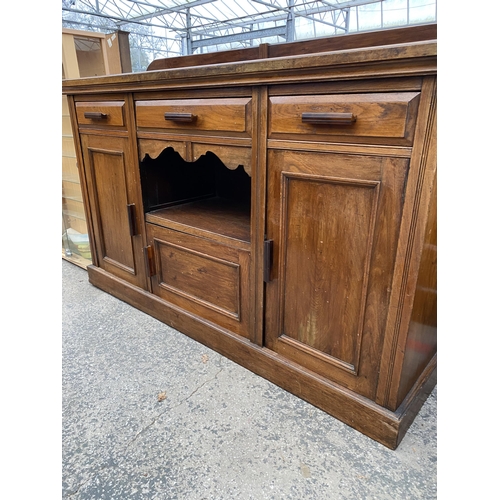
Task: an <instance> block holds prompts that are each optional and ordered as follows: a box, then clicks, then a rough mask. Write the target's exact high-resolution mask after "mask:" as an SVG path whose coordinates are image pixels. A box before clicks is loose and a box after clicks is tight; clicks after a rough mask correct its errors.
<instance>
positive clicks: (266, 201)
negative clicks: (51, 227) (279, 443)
mask: <svg viewBox="0 0 500 500" xmlns="http://www.w3.org/2000/svg"><path fill="white" fill-rule="evenodd" d="M436 62H437V43H436V25H424V26H416V27H408V28H400V29H394V30H386V31H379V32H373V33H364V34H356V35H345V36H340V37H335V38H331V39H318V40H311V41H303V42H294V43H287V44H278V45H275V46H273V45H261V46H260V47H258V48H254V49H248V50H247V52H245V50H243V51H228V52H221V53H217V54H215V55H214V54H207V55H199V56H185V57H179V58H173V59H170V60H168V59H165V60H161V61H157V62H155V63H153V64H152V65H151V68H150V70H149V71H146V72H143V73H135V74H126V75H116V76H103V77H93V78H83V79H78V80H65V81H63V93H64V94H66V95H67V96H68V100H69V105H70V111H71V120H72V126H73V130H74V133H75V144H76V149H77V158H78V163H79V166H80V168H79V172H80V177H81V185H82V190H83V197H84V200H85V207H86V211H87V219H88V221H89V226H90V239H91V245H92V255H93V262H92V265H91V266H89V267H88V275H89V279H90V282H91V283H92V284H94V285H95V286H97V287H99V288H101V289H103V290H105V291H107V292H109V293H111V294H112V295H114V296H116V297H118V298H120V299H122V300H124V301H126V302H128V303H129V304H131V305H133V306H135V307H137V308H139V309H141V310H142V311H144V312H146V313H148V314H150V315H152V316H154V317H155V318H158V319H159V320H161V321H163V322H165V323H167V324H168V325H171V326H172V327H173V328H175V329H177V330H179V331H181V332H183V333H185V334H187V335H189V336H190V337H192V338H193V339H195V340H197V341H199V342H202V343H203V344H206V345H207V346H209V347H210V348H212V349H214V350H216V351H218V352H219V353H221V354H223V355H224V356H227V357H228V358H230V359H232V360H233V361H235V362H237V363H239V364H241V365H242V366H244V367H246V368H248V369H249V370H252V371H253V372H255V373H256V374H258V375H260V376H262V377H264V378H266V379H268V380H270V381H271V382H273V383H275V384H277V385H278V386H280V387H282V388H284V389H286V390H287V391H290V392H291V393H293V394H295V395H297V396H298V397H300V398H303V399H304V400H306V401H309V402H310V403H312V404H313V405H316V406H318V407H319V408H321V409H323V410H324V411H326V412H328V413H329V414H331V415H333V416H334V417H336V418H338V419H340V420H341V421H343V422H345V423H346V424H348V425H350V426H352V427H354V428H355V429H358V430H359V431H361V432H362V433H364V434H366V435H367V436H370V437H371V438H373V439H375V440H377V441H379V442H380V443H382V444H384V445H385V446H387V447H390V448H393V449H394V448H396V447H397V446H398V444H399V442H400V441H401V439H402V437H403V436H404V434H405V432H406V430H407V429H408V427H409V426H410V424H411V422H412V421H413V419H414V417H415V415H416V414H417V413H418V411H419V409H420V407H421V405H422V404H423V402H424V401H425V398H426V397H427V395H428V394H429V392H430V391H431V390H432V388H433V387H434V385H435V383H436V343H437V342H436V297H437V294H436V288H437V287H436V71H437V69H436ZM155 68H159V69H155Z"/></svg>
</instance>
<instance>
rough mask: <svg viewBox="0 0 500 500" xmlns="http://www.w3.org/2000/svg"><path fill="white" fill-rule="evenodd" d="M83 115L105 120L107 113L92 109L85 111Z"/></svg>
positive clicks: (90, 118)
mask: <svg viewBox="0 0 500 500" xmlns="http://www.w3.org/2000/svg"><path fill="white" fill-rule="evenodd" d="M83 116H84V117H85V118H87V119H88V120H106V119H107V118H108V115H107V114H106V113H99V112H94V111H86V112H85V113H83Z"/></svg>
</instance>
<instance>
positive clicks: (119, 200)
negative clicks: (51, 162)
mask: <svg viewBox="0 0 500 500" xmlns="http://www.w3.org/2000/svg"><path fill="white" fill-rule="evenodd" d="M81 143H82V150H83V157H84V162H85V177H86V182H87V186H88V192H89V201H90V204H91V211H92V214H93V215H92V225H93V229H94V238H95V243H96V250H97V255H96V258H97V265H98V266H99V267H100V268H102V269H104V270H105V271H108V272H110V273H112V274H114V275H115V276H117V277H119V278H122V279H124V280H126V281H128V282H129V283H132V284H134V285H137V286H140V287H141V288H146V271H145V264H144V254H143V245H142V238H141V234H140V229H139V220H138V218H137V216H138V215H139V214H138V213H137V212H138V200H139V198H138V196H139V195H138V193H137V191H138V189H137V181H136V178H135V175H136V174H135V170H136V169H135V168H134V163H133V162H134V161H136V160H135V159H134V158H135V157H134V156H133V152H132V151H131V150H130V147H131V146H130V142H129V140H128V138H122V137H107V136H97V135H81Z"/></svg>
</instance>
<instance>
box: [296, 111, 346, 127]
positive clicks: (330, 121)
mask: <svg viewBox="0 0 500 500" xmlns="http://www.w3.org/2000/svg"><path fill="white" fill-rule="evenodd" d="M355 121H356V116H355V115H353V114H352V113H302V123H314V124H316V125H352V124H353V123H354V122H355Z"/></svg>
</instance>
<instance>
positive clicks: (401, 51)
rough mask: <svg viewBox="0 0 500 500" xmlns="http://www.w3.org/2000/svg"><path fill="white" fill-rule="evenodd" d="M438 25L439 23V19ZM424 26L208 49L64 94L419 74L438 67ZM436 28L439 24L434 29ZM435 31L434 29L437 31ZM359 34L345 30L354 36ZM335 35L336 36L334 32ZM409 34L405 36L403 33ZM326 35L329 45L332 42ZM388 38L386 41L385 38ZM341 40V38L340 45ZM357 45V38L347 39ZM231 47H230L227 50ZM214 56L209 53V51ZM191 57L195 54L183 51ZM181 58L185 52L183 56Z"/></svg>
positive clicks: (66, 84) (67, 86)
mask: <svg viewBox="0 0 500 500" xmlns="http://www.w3.org/2000/svg"><path fill="white" fill-rule="evenodd" d="M434 26H435V25H434ZM407 29H413V30H414V31H416V32H417V34H418V29H420V30H421V31H422V36H423V38H424V39H423V40H421V41H411V42H406V43H394V37H393V38H391V37H390V36H388V33H389V32H390V30H383V31H380V32H379V33H373V34H372V38H371V40H372V45H371V46H364V47H359V48H347V49H337V50H327V51H319V52H313V53H305V54H304V53H301V46H304V45H305V42H300V41H298V42H292V43H290V44H288V45H289V46H291V47H293V50H292V49H290V50H289V53H290V54H292V55H283V56H280V57H268V56H266V55H264V56H263V57H262V58H259V59H251V60H244V61H232V62H220V63H215V64H214V63H210V58H208V57H207V61H208V62H209V63H208V64H203V61H204V58H203V57H202V56H203V55H204V54H201V55H198V56H197V58H196V64H197V65H196V66H184V67H173V68H168V69H158V70H150V71H145V72H140V73H126V74H119V75H106V76H97V77H89V78H79V79H73V80H63V84H62V90H63V94H70V95H77V94H89V93H95V92H96V91H97V92H104V93H108V92H110V93H112V92H129V91H136V90H159V89H179V88H185V87H186V86H190V87H191V88H192V87H198V88H200V87H205V88H206V87H220V86H224V87H228V86H241V85H266V84H277V83H289V82H290V83H291V82H301V81H303V82H312V81H326V80H328V81H334V80H339V79H342V80H349V79H351V80H356V79H360V78H367V77H370V78H373V77H383V76H415V75H426V74H435V73H436V71H437V40H436V39H427V37H428V35H429V28H428V27H426V29H425V30H424V29H423V28H422V27H419V28H418V29H417V28H407ZM434 31H435V30H434ZM433 33H434V32H433ZM351 36H352V37H356V36H359V35H343V36H342V38H344V39H345V40H347V39H348V38H349V37H351ZM332 38H334V37H332ZM403 39H405V38H403ZM328 40H330V39H325V44H324V47H326V48H329V47H330V45H329V43H328ZM384 42H385V43H387V42H389V44H387V45H384V44H383V43H384ZM338 45H339V43H337V46H338ZM346 45H347V46H350V45H351V46H352V45H353V44H352V43H351V44H346ZM228 52H230V51H228ZM206 55H207V56H209V55H210V54H206ZM184 57H186V58H189V57H192V56H184ZM181 58H182V57H181Z"/></svg>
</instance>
